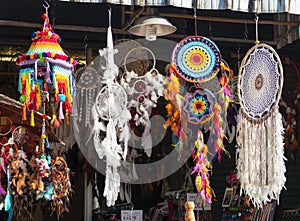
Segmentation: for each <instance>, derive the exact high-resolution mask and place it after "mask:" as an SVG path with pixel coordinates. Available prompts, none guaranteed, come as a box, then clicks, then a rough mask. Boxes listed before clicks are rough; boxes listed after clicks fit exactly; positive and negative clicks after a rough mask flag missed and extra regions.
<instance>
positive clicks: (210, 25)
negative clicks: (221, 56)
mask: <svg viewBox="0 0 300 221" xmlns="http://www.w3.org/2000/svg"><path fill="white" fill-rule="evenodd" d="M208 33H209V37H212V36H213V27H212V23H211V21H209V26H208Z"/></svg>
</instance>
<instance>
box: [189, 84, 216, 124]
mask: <svg viewBox="0 0 300 221" xmlns="http://www.w3.org/2000/svg"><path fill="white" fill-rule="evenodd" d="M214 104H215V97H214V95H213V94H212V93H211V92H210V91H209V90H207V89H203V90H200V89H199V90H196V91H195V92H194V93H187V94H186V96H185V104H184V107H183V108H184V109H183V111H184V113H185V115H186V116H187V119H188V121H190V122H191V123H195V124H203V123H206V122H207V121H208V120H210V119H211V117H212V116H213V114H214Z"/></svg>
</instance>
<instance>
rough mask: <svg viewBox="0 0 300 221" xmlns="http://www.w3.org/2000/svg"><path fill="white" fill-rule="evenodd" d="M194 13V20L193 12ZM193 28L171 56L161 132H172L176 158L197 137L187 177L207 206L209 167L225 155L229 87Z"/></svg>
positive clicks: (210, 45)
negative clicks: (164, 129) (190, 176)
mask: <svg viewBox="0 0 300 221" xmlns="http://www.w3.org/2000/svg"><path fill="white" fill-rule="evenodd" d="M194 13H195V14H194V17H195V18H196V17H197V15H196V8H194ZM196 27H197V20H196V19H195V36H189V37H186V38H184V39H183V40H181V41H180V42H179V43H178V44H177V45H176V46H175V48H174V50H173V53H172V63H171V65H170V75H169V77H168V78H167V88H166V90H165V99H166V100H168V101H169V103H168V104H167V106H166V108H167V112H168V119H167V122H166V124H165V127H168V126H170V127H171V130H172V132H173V134H174V136H175V139H173V143H174V145H175V148H176V149H177V150H178V151H179V153H181V155H182V152H183V153H184V152H185V148H184V143H185V142H186V141H188V140H189V139H195V137H196V141H195V143H194V151H193V154H192V156H193V159H194V162H195V167H194V170H193V172H192V174H195V175H196V179H195V185H196V187H197V191H198V193H199V194H201V196H202V198H203V199H204V200H206V201H207V202H209V203H211V202H212V198H213V197H214V193H213V190H212V189H211V187H210V184H209V176H210V173H211V168H212V166H211V161H212V160H213V158H214V156H215V154H216V153H217V156H218V160H219V161H220V160H221V151H222V150H223V151H225V149H224V145H223V139H224V137H225V133H224V130H226V128H227V122H225V120H226V117H227V109H228V106H229V103H230V102H231V95H230V91H229V87H228V81H229V77H230V75H232V71H231V70H230V68H229V67H228V65H226V63H225V62H223V61H222V58H221V53H220V50H219V49H218V47H217V45H216V44H215V43H214V42H213V41H211V40H210V39H209V38H206V37H203V36H198V35H197V29H196ZM178 77H180V78H178ZM189 84H193V85H192V86H189ZM203 133H206V135H209V136H204V134H203ZM207 138H208V139H207ZM187 145H189V144H187ZM225 153H227V154H228V155H229V153H228V152H227V151H225Z"/></svg>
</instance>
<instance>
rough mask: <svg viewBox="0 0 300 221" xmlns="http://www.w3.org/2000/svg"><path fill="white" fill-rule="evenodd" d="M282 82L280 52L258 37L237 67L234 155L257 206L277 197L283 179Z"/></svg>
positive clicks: (246, 190)
mask: <svg viewBox="0 0 300 221" xmlns="http://www.w3.org/2000/svg"><path fill="white" fill-rule="evenodd" d="M257 22H258V19H257ZM256 24H257V23H256ZM282 86H283V68H282V65H281V61H280V58H279V56H278V55H277V53H276V51H275V50H274V49H273V48H272V47H271V46H269V45H267V44H263V43H259V42H258V40H257V41H256V45H254V46H253V47H252V48H251V49H250V50H249V51H248V52H247V53H246V55H245V57H244V59H243V61H242V63H241V66H240V69H239V75H238V96H239V101H240V105H241V108H240V113H239V116H238V126H237V144H238V147H239V148H238V150H237V155H236V156H237V169H238V179H239V180H240V182H241V190H243V191H245V193H246V194H247V195H249V197H250V198H251V200H252V202H253V203H254V204H255V205H256V206H262V205H263V204H265V203H267V202H269V201H271V200H273V199H275V200H279V194H280V192H281V189H282V188H283V187H284V184H285V181H286V177H285V175H284V173H285V171H286V169H285V163H284V159H285V157H284V150H283V133H284V132H283V131H284V129H283V125H282V117H281V114H280V113H279V111H278V102H279V99H280V96H281V91H282Z"/></svg>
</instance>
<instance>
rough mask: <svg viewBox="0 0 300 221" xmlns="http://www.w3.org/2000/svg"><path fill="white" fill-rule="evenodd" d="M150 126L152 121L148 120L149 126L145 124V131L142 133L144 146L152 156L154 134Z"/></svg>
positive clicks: (149, 155) (146, 151)
mask: <svg viewBox="0 0 300 221" xmlns="http://www.w3.org/2000/svg"><path fill="white" fill-rule="evenodd" d="M150 128H151V122H150V121H148V123H147V126H145V128H144V132H143V134H142V146H143V148H144V151H145V153H146V154H147V156H148V157H151V153H152V136H151V132H150Z"/></svg>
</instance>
